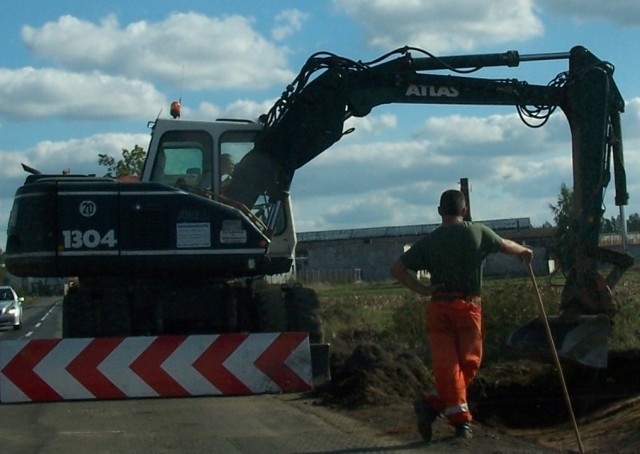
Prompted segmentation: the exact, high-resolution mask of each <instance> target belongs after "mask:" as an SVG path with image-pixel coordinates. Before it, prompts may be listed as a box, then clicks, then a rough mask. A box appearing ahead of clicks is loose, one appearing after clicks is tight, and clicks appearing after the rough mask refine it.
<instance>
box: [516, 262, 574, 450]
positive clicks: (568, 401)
mask: <svg viewBox="0 0 640 454" xmlns="http://www.w3.org/2000/svg"><path fill="white" fill-rule="evenodd" d="M528 265H529V275H530V276H531V281H532V282H533V286H534V287H535V289H536V294H537V295H538V302H539V303H540V312H541V314H542V320H543V321H544V327H545V331H546V332H547V340H548V341H549V346H550V347H551V351H552V353H553V359H554V360H555V363H556V368H557V369H558V375H559V377H560V383H561V385H562V391H563V394H564V400H565V403H566V404H567V410H568V411H569V415H570V416H571V423H572V424H573V429H574V431H575V433H576V440H577V441H578V447H579V448H580V453H581V454H583V453H584V447H583V446H582V440H581V439H580V431H579V430H578V423H577V422H576V417H575V415H574V413H573V407H572V406H571V399H570V398H569V391H567V384H566V382H565V380H564V374H563V373H562V365H561V364H560V358H559V357H558V352H557V351H556V345H555V342H554V341H553V334H551V327H550V326H549V320H547V312H546V311H545V310H544V304H543V303H542V296H541V295H540V289H538V283H537V282H536V276H535V275H534V274H533V268H532V267H531V263H528Z"/></svg>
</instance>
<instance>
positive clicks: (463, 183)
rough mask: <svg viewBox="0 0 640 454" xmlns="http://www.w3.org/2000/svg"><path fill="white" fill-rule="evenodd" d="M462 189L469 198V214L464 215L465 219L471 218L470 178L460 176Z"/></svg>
mask: <svg viewBox="0 0 640 454" xmlns="http://www.w3.org/2000/svg"><path fill="white" fill-rule="evenodd" d="M460 190H461V191H462V193H463V194H464V196H465V198H466V199H467V214H466V215H465V217H464V220H465V221H470V220H471V199H470V198H469V179H468V178H460Z"/></svg>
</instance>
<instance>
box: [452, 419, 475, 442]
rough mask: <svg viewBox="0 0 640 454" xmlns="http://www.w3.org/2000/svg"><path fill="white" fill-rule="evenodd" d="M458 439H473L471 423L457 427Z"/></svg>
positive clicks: (464, 423)
mask: <svg viewBox="0 0 640 454" xmlns="http://www.w3.org/2000/svg"><path fill="white" fill-rule="evenodd" d="M456 438H473V431H472V430H471V423H470V422H469V421H467V422H463V423H461V424H458V425H457V426H456Z"/></svg>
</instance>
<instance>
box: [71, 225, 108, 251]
mask: <svg viewBox="0 0 640 454" xmlns="http://www.w3.org/2000/svg"><path fill="white" fill-rule="evenodd" d="M62 236H63V237H64V247H65V249H80V248H85V247H86V248H90V249H93V248H96V247H98V246H100V245H103V246H105V245H106V246H108V247H115V246H116V244H118V240H116V234H115V232H114V231H113V229H112V230H109V231H108V232H107V233H105V235H104V236H101V235H100V232H98V231H97V230H86V231H84V232H82V231H80V230H63V231H62Z"/></svg>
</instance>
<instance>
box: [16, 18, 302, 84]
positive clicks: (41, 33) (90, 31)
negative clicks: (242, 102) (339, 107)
mask: <svg viewBox="0 0 640 454" xmlns="http://www.w3.org/2000/svg"><path fill="white" fill-rule="evenodd" d="M291 24H295V21H293V22H290V25H291ZM22 39H23V41H24V43H25V44H26V45H27V47H28V48H29V49H30V50H31V51H32V52H33V53H34V54H35V55H37V56H38V57H42V58H45V59H48V60H53V61H55V62H57V63H59V64H60V65H62V66H63V67H65V68H71V69H72V70H74V71H87V70H99V71H102V72H105V73H108V74H122V75H126V76H127V77H130V78H142V77H144V78H151V79H157V80H159V81H161V82H163V83H166V84H169V85H171V86H172V87H174V88H175V87H180V88H182V87H184V89H187V90H199V89H222V90H224V89H229V88H243V89H260V88H265V87H269V86H271V85H272V84H281V83H285V82H287V81H289V80H291V79H292V78H293V77H294V74H293V73H292V72H291V71H289V69H287V67H286V64H287V62H286V50H285V49H282V48H279V47H277V46H275V45H273V44H272V43H270V42H269V41H268V40H266V39H265V38H264V37H263V36H261V35H260V34H259V33H258V32H256V31H255V30H254V29H253V24H252V21H251V19H248V18H246V17H242V16H238V15H232V16H225V17H222V18H217V17H208V16H205V15H202V14H197V13H173V14H171V15H169V16H168V17H167V18H166V19H165V20H163V21H161V22H147V21H140V22H134V23H131V24H129V25H127V26H125V27H121V26H120V24H119V23H118V21H117V20H116V18H115V16H109V17H107V18H105V19H104V20H103V21H102V22H101V23H99V24H95V23H93V22H89V21H86V20H82V19H79V18H77V17H74V16H69V15H67V16H61V17H60V18H59V19H58V20H57V21H55V22H48V23H46V24H44V25H43V26H42V27H39V28H36V27H31V26H24V27H23V29H22ZM264 68H269V71H264Z"/></svg>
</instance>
